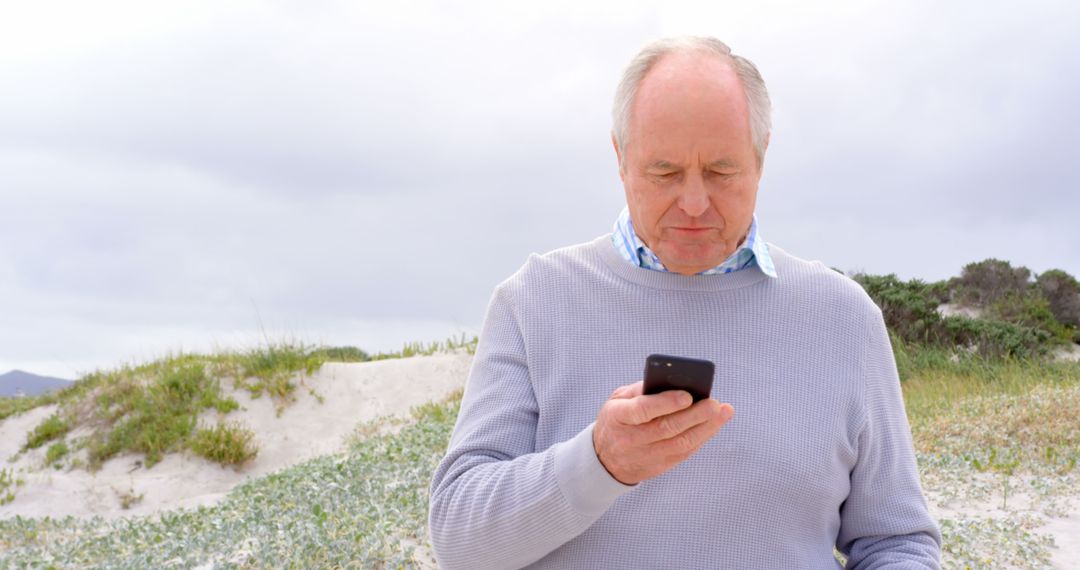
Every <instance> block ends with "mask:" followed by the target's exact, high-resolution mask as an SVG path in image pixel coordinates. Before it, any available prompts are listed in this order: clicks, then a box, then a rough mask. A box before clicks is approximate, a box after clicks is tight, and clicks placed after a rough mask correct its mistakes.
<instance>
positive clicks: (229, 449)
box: [188, 422, 259, 465]
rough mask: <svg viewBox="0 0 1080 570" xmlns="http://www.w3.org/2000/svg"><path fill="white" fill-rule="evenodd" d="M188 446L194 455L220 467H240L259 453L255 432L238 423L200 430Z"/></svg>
mask: <svg viewBox="0 0 1080 570" xmlns="http://www.w3.org/2000/svg"><path fill="white" fill-rule="evenodd" d="M188 446H189V447H190V448H191V450H192V451H194V452H195V453H196V454H198V455H201V456H202V457H205V458H207V459H209V460H210V461H214V462H217V463H220V464H222V465H241V464H243V463H246V462H247V461H249V460H251V459H253V458H254V457H255V456H256V455H257V454H258V452H259V449H258V446H257V445H255V432H253V431H251V430H250V429H248V428H246V427H244V426H243V425H242V424H240V423H239V422H230V423H227V424H218V425H216V426H214V427H212V428H200V429H199V430H198V431H196V432H195V436H194V437H192V438H191V441H190V443H189V444H188Z"/></svg>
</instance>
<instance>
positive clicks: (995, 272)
mask: <svg viewBox="0 0 1080 570" xmlns="http://www.w3.org/2000/svg"><path fill="white" fill-rule="evenodd" d="M1030 279H1031V271H1030V270H1029V269H1028V268H1026V267H1013V266H1012V265H1011V264H1010V263H1009V262H1008V261H1002V260H1000V259H994V258H990V259H985V260H983V261H979V262H975V263H969V264H967V265H965V266H964V269H963V270H962V271H961V272H960V277H957V278H954V279H953V280H952V281H951V282H950V285H951V287H950V288H951V289H952V293H953V297H952V299H953V301H955V302H958V303H961V304H964V305H976V306H985V305H990V304H992V303H995V302H997V301H999V300H1000V299H1002V298H1003V297H1005V296H1006V295H1008V294H1010V293H1013V294H1023V293H1024V292H1025V291H1027V288H1028V283H1029V281H1030Z"/></svg>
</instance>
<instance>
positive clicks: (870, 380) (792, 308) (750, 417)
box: [429, 235, 941, 570]
mask: <svg viewBox="0 0 1080 570" xmlns="http://www.w3.org/2000/svg"><path fill="white" fill-rule="evenodd" d="M769 248H770V252H771V253H772V255H773V261H774V263H775V266H776V272H777V275H778V278H777V279H768V278H766V276H765V275H764V274H763V273H762V272H761V270H760V269H758V268H756V267H755V268H750V269H747V270H743V271H738V272H734V273H728V274H723V275H707V276H698V275H695V276H684V275H679V274H674V273H660V272H655V271H649V270H646V269H642V268H638V267H634V266H633V265H631V264H629V263H627V262H626V261H625V260H623V259H621V258H620V257H619V256H618V254H617V253H616V252H615V251H614V248H613V247H612V246H611V238H610V235H605V236H601V237H599V238H597V239H595V240H593V241H591V242H588V243H584V244H580V245H576V246H571V247H567V248H563V249H559V250H555V251H553V252H550V253H548V254H545V255H539V256H538V255H533V256H530V257H529V259H528V261H527V262H526V264H525V265H524V266H523V267H522V268H521V269H520V270H518V271H517V272H516V273H515V274H514V275H513V276H511V277H510V278H508V279H507V280H506V281H504V282H502V283H501V284H499V285H498V286H497V287H496V289H495V292H494V294H493V296H492V298H491V302H490V304H489V306H488V309H487V315H486V317H485V320H484V324H483V327H482V331H481V335H480V343H479V345H478V347H477V351H476V356H475V359H474V361H473V364H472V369H471V371H470V374H469V379H468V382H467V385H466V388H465V394H464V397H463V398H462V402H461V411H460V415H459V416H458V420H457V424H456V426H455V428H454V433H453V436H452V437H451V440H450V444H449V448H448V450H447V453H446V456H445V457H444V458H443V460H442V462H441V463H440V465H439V466H438V468H437V470H436V472H435V476H434V480H433V481H432V486H431V508H430V520H429V523H430V531H431V539H432V544H433V546H434V550H435V555H436V558H437V559H438V560H439V563H440V565H441V566H442V567H443V568H447V569H454V568H468V569H481V568H519V567H526V566H528V567H532V568H588V569H590V570H593V569H599V568H740V569H749V568H776V569H817V568H837V567H838V566H839V564H838V562H837V561H836V560H835V559H834V557H833V550H832V549H833V546H834V545H835V546H836V547H837V548H838V549H839V550H840V552H842V553H843V554H844V555H845V556H847V557H848V568H879V567H884V566H887V567H889V568H938V567H939V555H940V544H941V535H940V532H939V530H938V527H937V524H936V523H935V521H934V520H933V519H932V518H931V516H930V514H929V512H928V510H927V505H926V500H925V498H924V497H923V494H922V490H921V488H920V486H919V478H918V472H917V470H916V465H915V458H914V451H913V448H912V443H911V432H910V429H909V426H908V422H907V417H906V415H905V412H904V404H903V399H902V396H901V392H900V383H899V379H898V377H897V371H896V364H895V362H894V360H893V354H892V350H891V347H890V344H889V337H888V333H887V332H886V329H885V324H884V321H883V320H882V316H881V311H880V310H879V309H878V308H877V306H876V305H874V303H873V302H872V301H871V300H870V298H869V297H868V296H867V295H866V294H865V292H864V291H863V290H862V288H861V287H859V285H858V284H856V283H855V282H853V281H851V280H850V279H848V278H846V277H844V276H843V275H841V274H839V273H837V272H835V271H833V270H831V269H829V268H828V267H826V266H825V265H823V264H822V263H820V262H816V261H815V262H808V261H804V260H802V259H799V258H797V257H794V256H792V255H790V254H788V253H786V252H785V251H784V250H782V249H781V248H779V247H777V246H776V245H774V244H769ZM652 353H663V354H672V355H677V356H687V357H691V358H703V359H707V360H711V361H713V362H715V363H716V376H715V380H714V383H713V390H712V397H713V398H715V399H717V400H719V401H721V402H729V403H731V404H732V406H734V408H735V415H734V418H733V419H732V420H731V421H730V422H729V423H728V424H727V425H725V426H724V427H723V428H721V430H720V431H719V432H718V433H717V434H716V436H714V437H713V438H712V439H711V440H709V441H708V442H707V443H706V444H705V445H704V446H703V447H702V448H701V449H700V450H699V451H698V452H697V453H696V454H695V455H693V456H691V457H690V458H689V459H687V460H686V461H684V462H682V463H680V464H679V465H677V466H676V467H674V468H673V469H671V470H670V471H668V472H666V473H664V474H662V475H660V476H658V477H655V478H653V479H649V480H646V481H643V482H641V483H638V484H637V485H632V486H631V485H624V484H622V483H620V482H619V481H617V480H616V479H614V478H613V477H612V476H611V475H610V474H609V473H608V472H607V470H605V469H604V466H603V465H602V464H601V463H600V461H599V460H598V458H597V456H596V453H595V450H594V448H593V442H592V429H593V424H594V422H595V419H596V414H597V411H598V410H599V409H600V406H601V405H602V404H603V403H604V401H605V400H607V399H608V397H609V396H610V395H611V393H612V391H613V390H614V389H615V388H616V387H618V386H621V385H624V384H630V383H633V382H636V381H638V380H640V379H641V378H642V373H643V370H644V364H645V357H646V356H647V355H649V354H652Z"/></svg>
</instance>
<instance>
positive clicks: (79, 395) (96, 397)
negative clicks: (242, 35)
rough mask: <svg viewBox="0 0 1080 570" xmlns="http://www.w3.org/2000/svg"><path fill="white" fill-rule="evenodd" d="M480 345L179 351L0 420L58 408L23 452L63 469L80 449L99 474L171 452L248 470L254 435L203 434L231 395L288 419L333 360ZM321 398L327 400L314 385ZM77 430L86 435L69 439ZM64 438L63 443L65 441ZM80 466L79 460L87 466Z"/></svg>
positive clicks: (20, 401)
mask: <svg viewBox="0 0 1080 570" xmlns="http://www.w3.org/2000/svg"><path fill="white" fill-rule="evenodd" d="M477 342H478V339H477V338H476V337H473V338H471V339H469V338H467V337H466V336H465V335H462V336H461V337H459V338H450V339H448V340H446V341H443V342H432V343H427V344H422V343H419V342H413V343H406V344H405V346H404V347H403V348H402V350H400V351H396V352H389V353H379V354H376V355H374V356H371V355H369V354H368V353H367V352H365V351H363V350H361V349H359V348H357V347H352V346H337V347H307V346H304V345H298V344H287V343H283V344H270V345H267V346H265V347H260V348H255V349H251V350H248V351H237V352H225V353H220V354H214V355H202V354H175V355H168V356H165V357H164V358H161V359H159V360H156V361H153V362H150V363H147V364H142V365H128V366H123V367H120V368H118V369H115V370H111V371H98V372H94V373H92V374H89V375H87V376H85V377H84V378H82V379H81V380H79V381H78V382H75V383H73V384H72V386H69V387H67V388H65V389H63V390H61V391H58V392H55V393H52V394H49V395H46V396H41V397H37V398H0V420H2V419H3V418H6V417H7V416H8V415H11V414H15V413H21V412H24V411H27V410H29V409H32V408H34V407H36V406H41V405H47V404H57V405H58V407H59V409H58V411H57V412H56V413H54V414H52V415H51V416H49V418H47V419H46V420H45V421H43V422H42V423H41V424H39V425H38V426H37V427H35V428H34V430H33V431H32V432H31V433H30V434H29V435H28V437H27V442H26V444H25V445H24V446H23V450H24V451H25V450H29V449H36V448H38V447H41V446H42V445H45V444H47V443H49V442H54V441H55V442H56V443H54V444H53V445H52V446H51V447H50V448H49V450H48V451H47V453H46V463H48V464H53V465H56V466H57V467H59V463H58V462H60V461H61V460H63V459H64V458H65V457H70V456H71V452H72V451H76V450H84V449H85V450H86V456H85V465H86V467H88V468H89V469H92V470H93V469H97V468H99V467H100V466H101V465H102V464H103V463H104V462H105V461H108V460H109V459H111V458H113V457H115V456H117V455H119V454H122V453H142V454H144V455H145V464H146V466H147V467H152V466H153V465H154V464H156V463H157V462H159V461H161V459H162V458H163V457H164V456H165V454H168V453H172V452H178V451H182V450H190V451H192V452H194V453H196V454H198V455H201V456H203V457H206V458H207V459H210V460H212V461H216V462H218V463H221V464H222V465H240V464H243V463H244V462H246V461H248V460H250V459H251V458H253V457H255V455H256V454H257V453H258V446H257V444H256V442H255V437H254V434H253V433H251V431H250V430H247V429H244V428H242V427H240V426H238V425H236V424H223V425H218V426H211V427H204V428H202V429H196V427H197V426H196V424H197V423H198V418H199V417H200V416H201V415H202V414H203V413H204V412H207V411H211V412H216V413H217V414H219V415H223V414H227V413H229V412H231V411H233V410H236V409H237V408H238V407H239V404H238V403H237V401H236V400H235V399H234V398H232V397H230V396H228V395H227V392H226V388H229V387H232V388H235V389H241V390H246V391H248V392H249V393H250V394H251V397H252V398H259V397H261V396H263V395H267V396H268V397H270V398H271V399H273V401H274V403H275V406H276V408H277V410H278V413H279V414H280V413H281V412H282V411H283V410H284V408H285V407H286V406H288V405H289V404H290V403H292V402H293V401H295V397H296V395H295V393H296V389H297V387H298V386H297V377H298V376H299V377H300V382H302V381H303V376H304V375H311V374H314V373H315V372H316V371H317V370H318V369H319V368H320V367H321V366H322V365H323V363H325V362H328V361H337V362H363V361H368V360H384V359H387V358H405V357H409V356H415V355H429V354H434V353H436V352H451V351H462V350H463V351H467V352H468V353H470V354H471V353H473V352H475V349H476V343H477ZM307 390H308V392H310V393H311V395H312V396H313V397H315V398H316V399H318V400H319V401H321V400H322V396H321V395H319V394H318V393H316V392H315V390H314V389H312V388H307ZM76 427H84V428H86V430H84V434H85V435H82V436H80V437H79V438H76V439H75V440H73V441H63V438H64V437H65V436H66V435H67V434H68V433H69V432H71V431H72V430H73V429H75V428H76ZM57 440H59V441H57ZM82 461H83V460H82V459H81V458H80V459H76V460H73V461H72V465H81V464H82Z"/></svg>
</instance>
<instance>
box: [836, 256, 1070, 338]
mask: <svg viewBox="0 0 1080 570" xmlns="http://www.w3.org/2000/svg"><path fill="white" fill-rule="evenodd" d="M852 278H853V279H854V280H855V281H856V282H858V283H859V284H860V285H862V286H863V288H864V289H866V292H867V293H868V294H869V295H870V297H871V298H872V299H873V300H874V302H875V303H877V304H878V306H879V307H881V312H882V315H883V316H884V318H885V323H886V325H887V326H888V328H889V331H890V333H891V334H892V335H893V338H894V341H895V340H896V339H899V340H900V341H903V343H905V344H906V345H907V346H908V347H910V348H911V349H913V350H914V351H915V352H919V351H922V350H927V349H928V350H931V351H933V350H935V349H939V348H944V349H947V350H949V351H952V352H953V353H957V352H958V351H957V349H963V350H965V351H967V352H977V353H978V354H979V355H980V356H983V357H985V358H990V359H1039V358H1042V357H1044V356H1046V355H1047V354H1048V353H1049V351H1050V349H1052V348H1053V347H1055V346H1061V345H1065V344H1068V343H1070V342H1072V341H1073V340H1076V339H1080V334H1078V332H1077V323H1078V322H1080V285H1078V284H1077V282H1076V280H1075V279H1073V278H1072V276H1070V275H1069V274H1068V273H1065V272H1064V271H1062V270H1059V269H1054V270H1050V271H1047V272H1046V273H1044V274H1042V275H1039V276H1038V277H1037V278H1036V279H1035V280H1034V281H1033V280H1032V279H1031V272H1030V271H1029V270H1028V269H1027V268H1025V267H1017V268H1014V267H1012V266H1011V265H1010V264H1009V263H1008V262H1006V261H1000V260H996V259H987V260H985V261H981V262H978V263H970V264H968V265H966V266H964V269H963V271H962V273H961V275H960V276H959V277H956V278H953V279H950V280H948V281H937V282H933V283H926V282H924V281H922V280H919V279H912V280H910V281H902V280H900V279H898V278H897V277H896V275H893V274H889V275H869V274H856V275H854V276H853V277H852ZM948 302H951V303H954V304H957V305H960V306H963V307H966V308H968V309H969V310H974V311H975V312H978V313H980V314H981V316H980V317H979V318H969V317H963V316H956V315H953V316H942V315H941V314H939V313H938V310H937V309H938V307H939V306H940V305H941V304H943V303H948ZM910 351H911V350H909V352H910ZM897 358H898V359H899V358H900V355H899V354H898V355H897Z"/></svg>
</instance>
